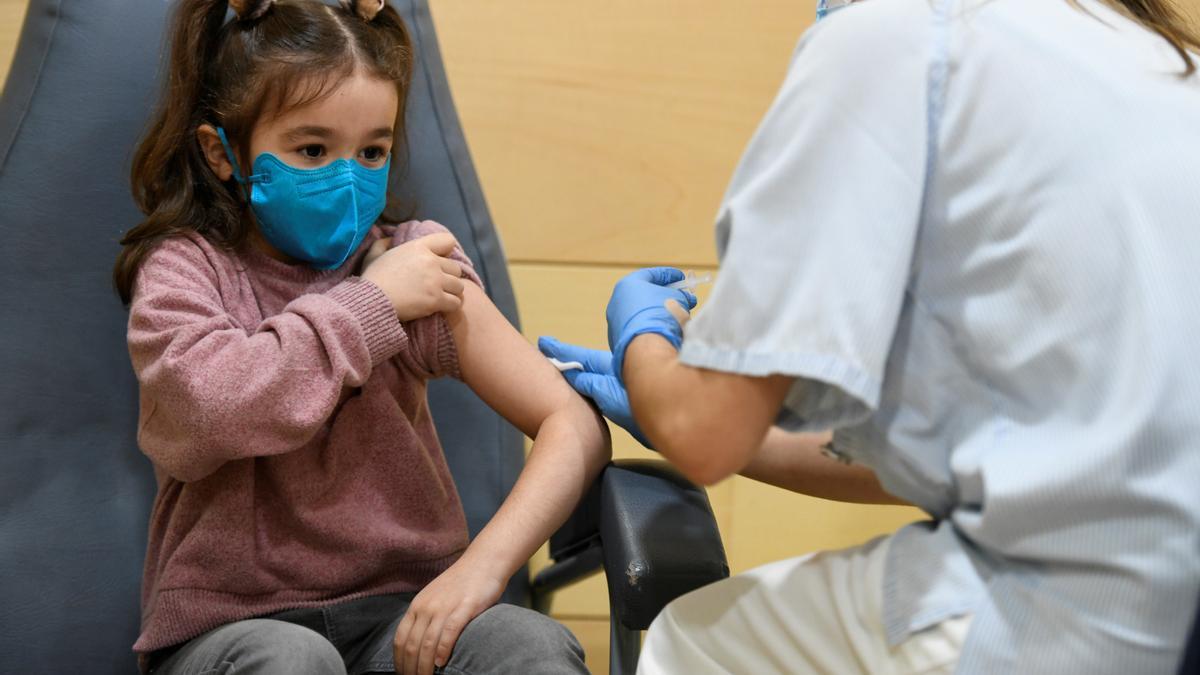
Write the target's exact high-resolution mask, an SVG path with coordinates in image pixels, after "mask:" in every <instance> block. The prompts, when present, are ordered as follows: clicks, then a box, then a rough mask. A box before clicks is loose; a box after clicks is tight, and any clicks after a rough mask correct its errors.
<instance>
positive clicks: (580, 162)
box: [433, 0, 814, 265]
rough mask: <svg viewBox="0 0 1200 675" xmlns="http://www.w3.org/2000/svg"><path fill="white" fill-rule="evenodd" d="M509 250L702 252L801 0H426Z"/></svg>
mask: <svg viewBox="0 0 1200 675" xmlns="http://www.w3.org/2000/svg"><path fill="white" fill-rule="evenodd" d="M433 8H434V16H435V18H436V19H437V22H438V32H439V37H440V39H441V41H442V46H443V52H444V55H445V60H446V64H447V69H448V72H449V74H450V78H451V81H452V83H453V87H454V93H455V98H456V100H457V103H458V108H459V113H460V115H461V117H462V120H463V124H464V126H465V127H466V130H467V136H468V140H469V141H470V143H471V148H472V151H473V153H474V156H475V160H476V163H477V166H478V169H479V171H480V175H481V176H482V179H483V183H484V187H485V190H486V192H487V196H488V200H489V204H490V205H491V208H492V212H493V214H494V215H495V216H496V220H497V222H498V223H499V224H500V229H501V232H502V234H503V236H504V241H505V245H506V248H507V252H508V254H509V256H510V258H511V259H512V260H514V261H557V262H567V261H582V262H590V263H615V264H619V265H625V264H657V263H673V264H678V265H706V264H707V265H711V264H713V263H715V247H714V245H713V237H712V221H713V218H714V216H715V215H716V209H717V205H718V203H719V202H720V199H721V196H722V194H723V192H724V189H725V184H726V183H727V182H728V180H729V177H730V175H731V174H732V171H733V168H734V166H735V165H736V162H737V159H738V157H739V156H740V155H741V152H742V149H743V147H744V146H745V144H746V142H747V140H748V139H749V138H750V135H751V133H752V132H753V131H754V128H755V127H756V125H757V123H758V120H759V118H760V117H761V116H762V114H763V112H765V111H766V109H767V107H768V106H769V104H770V102H771V100H772V98H773V97H774V94H775V91H776V89H777V88H778V86H779V84H780V82H781V81H782V78H783V75H784V72H785V70H786V66H787V61H788V56H789V55H790V54H791V52H792V49H793V47H794V46H795V42H796V40H797V39H798V37H799V35H800V34H801V32H802V31H803V29H804V28H805V27H806V26H807V25H808V24H809V23H810V22H811V19H812V16H813V11H814V10H813V3H812V2H811V1H810V0H801V1H796V0H760V1H758V2H755V3H752V6H751V5H747V4H744V3H733V2H696V1H695V0H665V1H658V2H639V1H637V0H616V1H613V2H603V3H595V2H587V3H584V2H563V1H562V0H524V1H522V2H518V3H514V2H436V3H434V4H433Z"/></svg>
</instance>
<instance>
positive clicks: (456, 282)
mask: <svg viewBox="0 0 1200 675" xmlns="http://www.w3.org/2000/svg"><path fill="white" fill-rule="evenodd" d="M465 289H466V286H465V285H464V284H463V280H462V279H461V278H460V277H452V276H450V275H445V276H443V277H442V290H443V291H446V292H447V293H450V294H451V295H462V294H463V291H464V290H465Z"/></svg>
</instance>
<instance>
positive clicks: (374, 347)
mask: <svg viewBox="0 0 1200 675" xmlns="http://www.w3.org/2000/svg"><path fill="white" fill-rule="evenodd" d="M325 295H326V296H327V297H329V298H330V299H332V300H333V301H334V302H336V303H338V304H339V305H341V306H342V307H344V308H346V310H347V311H348V312H350V313H351V314H353V315H354V318H355V319H357V320H358V325H359V327H360V328H361V329H362V335H363V339H364V340H365V341H366V343H367V351H368V352H369V353H370V355H371V365H372V366H377V365H379V364H380V363H383V362H384V361H386V360H388V359H390V358H392V357H393V356H395V355H396V354H399V353H400V351H401V350H402V349H404V347H405V346H406V345H407V344H408V335H407V334H406V333H405V332H404V327H403V326H401V325H400V321H399V320H398V319H397V318H396V310H395V308H393V307H392V301H391V300H388V298H387V296H386V295H384V294H383V290H382V289H380V288H379V287H378V286H376V285H375V284H373V283H371V282H370V281H367V280H366V279H363V278H362V277H350V278H349V279H346V280H345V281H343V282H342V283H340V284H338V285H337V286H334V287H333V288H331V289H329V290H328V291H327V292H326V293H325Z"/></svg>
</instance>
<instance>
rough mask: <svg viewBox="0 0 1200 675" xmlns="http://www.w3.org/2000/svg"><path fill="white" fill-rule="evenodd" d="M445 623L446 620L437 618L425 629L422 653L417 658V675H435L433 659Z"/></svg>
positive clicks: (422, 639) (422, 638)
mask: <svg viewBox="0 0 1200 675" xmlns="http://www.w3.org/2000/svg"><path fill="white" fill-rule="evenodd" d="M445 622H446V620H445V618H443V617H435V618H434V619H433V620H432V621H430V622H429V626H428V627H427V628H426V629H425V634H424V635H423V636H422V637H421V643H420V644H421V653H420V654H419V655H418V656H417V670H416V673H417V675H433V659H434V656H435V654H436V652H437V647H438V641H439V637H440V636H441V634H442V626H443V625H445Z"/></svg>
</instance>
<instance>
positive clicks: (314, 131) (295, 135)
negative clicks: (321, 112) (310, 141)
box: [283, 126, 333, 141]
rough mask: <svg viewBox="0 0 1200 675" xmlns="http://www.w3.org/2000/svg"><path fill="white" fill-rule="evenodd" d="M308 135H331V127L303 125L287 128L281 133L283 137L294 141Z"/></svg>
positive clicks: (324, 136) (322, 136)
mask: <svg viewBox="0 0 1200 675" xmlns="http://www.w3.org/2000/svg"><path fill="white" fill-rule="evenodd" d="M310 136H316V137H317V138H329V137H331V136H333V129H330V128H329V127H314V126H303V127H295V128H293V129H288V130H287V131H285V132H284V134H283V137H284V138H285V139H287V140H289V141H294V140H297V139H300V138H308V137H310Z"/></svg>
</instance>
